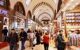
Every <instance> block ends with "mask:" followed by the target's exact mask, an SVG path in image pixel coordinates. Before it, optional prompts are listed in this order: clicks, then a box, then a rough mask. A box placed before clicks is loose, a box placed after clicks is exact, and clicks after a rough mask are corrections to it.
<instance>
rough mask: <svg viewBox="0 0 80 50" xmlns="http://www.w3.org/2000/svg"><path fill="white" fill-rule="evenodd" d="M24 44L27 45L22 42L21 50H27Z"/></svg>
mask: <svg viewBox="0 0 80 50" xmlns="http://www.w3.org/2000/svg"><path fill="white" fill-rule="evenodd" d="M24 44H25V41H21V50H24V49H25V46H24Z"/></svg>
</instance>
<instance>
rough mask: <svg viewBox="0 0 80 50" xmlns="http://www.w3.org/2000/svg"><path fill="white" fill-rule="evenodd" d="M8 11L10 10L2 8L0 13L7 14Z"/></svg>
mask: <svg viewBox="0 0 80 50" xmlns="http://www.w3.org/2000/svg"><path fill="white" fill-rule="evenodd" d="M7 13H8V12H7V11H6V10H3V9H0V14H3V15H7Z"/></svg>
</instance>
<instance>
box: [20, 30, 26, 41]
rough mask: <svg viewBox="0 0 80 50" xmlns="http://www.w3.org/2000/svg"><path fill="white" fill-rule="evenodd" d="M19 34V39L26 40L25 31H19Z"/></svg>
mask: <svg viewBox="0 0 80 50" xmlns="http://www.w3.org/2000/svg"><path fill="white" fill-rule="evenodd" d="M19 36H20V40H21V41H26V40H27V33H26V32H25V31H24V32H21V33H20V35H19Z"/></svg>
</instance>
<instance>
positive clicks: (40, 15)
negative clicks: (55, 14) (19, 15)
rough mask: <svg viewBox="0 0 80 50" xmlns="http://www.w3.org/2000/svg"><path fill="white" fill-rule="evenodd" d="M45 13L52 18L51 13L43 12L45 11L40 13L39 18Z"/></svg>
mask: <svg viewBox="0 0 80 50" xmlns="http://www.w3.org/2000/svg"><path fill="white" fill-rule="evenodd" d="M43 14H47V15H48V16H49V17H50V18H51V15H50V14H49V13H48V12H43V13H41V14H39V16H38V18H40V16H41V15H43Z"/></svg>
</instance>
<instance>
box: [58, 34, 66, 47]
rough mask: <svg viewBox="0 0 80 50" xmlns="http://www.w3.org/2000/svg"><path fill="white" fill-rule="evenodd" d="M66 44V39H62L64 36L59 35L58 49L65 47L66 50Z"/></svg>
mask: <svg viewBox="0 0 80 50" xmlns="http://www.w3.org/2000/svg"><path fill="white" fill-rule="evenodd" d="M65 46H66V44H65V42H64V39H63V37H62V35H60V34H59V35H58V37H57V47H64V48H65Z"/></svg>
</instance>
